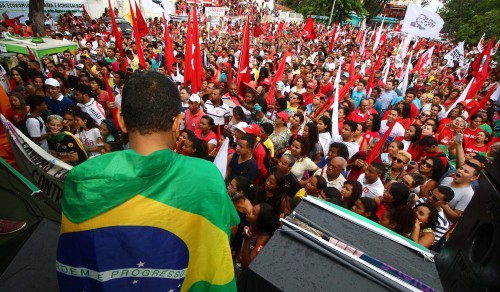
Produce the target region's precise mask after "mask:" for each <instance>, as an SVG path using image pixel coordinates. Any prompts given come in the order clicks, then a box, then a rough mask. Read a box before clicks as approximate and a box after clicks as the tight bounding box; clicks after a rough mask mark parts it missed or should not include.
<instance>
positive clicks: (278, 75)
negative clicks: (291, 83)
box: [266, 50, 290, 104]
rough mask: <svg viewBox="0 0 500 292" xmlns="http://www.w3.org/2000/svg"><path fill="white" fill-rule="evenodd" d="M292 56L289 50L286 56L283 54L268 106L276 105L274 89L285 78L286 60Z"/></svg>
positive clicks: (270, 91)
mask: <svg viewBox="0 0 500 292" xmlns="http://www.w3.org/2000/svg"><path fill="white" fill-rule="evenodd" d="M289 55H290V52H289V51H288V50H287V51H286V52H285V54H283V59H282V60H281V63H280V66H279V68H278V71H276V75H274V79H273V84H272V85H271V89H270V90H269V93H268V95H267V97H266V102H267V104H274V103H275V102H276V99H275V98H274V89H275V88H276V82H278V81H280V80H281V78H282V77H283V73H285V64H286V58H287V57H288V56H289Z"/></svg>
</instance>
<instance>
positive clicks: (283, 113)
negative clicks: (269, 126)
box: [276, 111, 288, 123]
mask: <svg viewBox="0 0 500 292" xmlns="http://www.w3.org/2000/svg"><path fill="white" fill-rule="evenodd" d="M276 116H277V117H280V118H282V119H283V120H284V121H285V123H286V122H288V115H287V113H285V112H284V111H281V112H278V113H276Z"/></svg>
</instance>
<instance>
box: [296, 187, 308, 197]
mask: <svg viewBox="0 0 500 292" xmlns="http://www.w3.org/2000/svg"><path fill="white" fill-rule="evenodd" d="M305 195H307V194H306V189H304V188H301V189H300V190H299V191H298V192H297V193H296V194H295V196H296V197H297V198H301V199H302V198H303V197H304V196H305Z"/></svg>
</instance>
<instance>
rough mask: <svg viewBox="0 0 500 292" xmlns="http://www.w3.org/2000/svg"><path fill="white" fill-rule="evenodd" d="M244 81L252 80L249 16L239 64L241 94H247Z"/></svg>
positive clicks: (238, 82) (244, 31) (237, 81)
mask: <svg viewBox="0 0 500 292" xmlns="http://www.w3.org/2000/svg"><path fill="white" fill-rule="evenodd" d="M243 82H250V18H249V17H248V16H247V21H246V23H245V27H244V28H243V48H242V50H241V58H240V64H239V66H238V77H237V78H236V83H237V84H238V92H239V94H240V95H241V96H244V95H245V92H244V90H243V85H242V84H241V83H243Z"/></svg>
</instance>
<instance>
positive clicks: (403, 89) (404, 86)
mask: <svg viewBox="0 0 500 292" xmlns="http://www.w3.org/2000/svg"><path fill="white" fill-rule="evenodd" d="M411 57H413V51H412V52H411V53H410V59H408V64H406V71H405V76H404V78H403V82H401V84H400V85H399V86H400V87H398V88H399V89H400V90H401V95H402V96H405V94H406V89H407V88H408V78H409V77H410V76H409V75H410V72H411V67H412V66H411Z"/></svg>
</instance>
